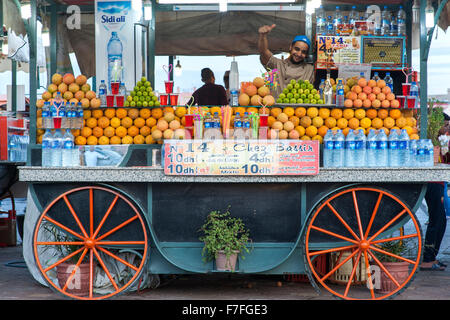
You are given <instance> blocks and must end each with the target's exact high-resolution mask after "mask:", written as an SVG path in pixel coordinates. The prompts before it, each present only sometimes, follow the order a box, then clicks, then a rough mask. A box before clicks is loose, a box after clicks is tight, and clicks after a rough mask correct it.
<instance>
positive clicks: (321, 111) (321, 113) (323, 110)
mask: <svg viewBox="0 0 450 320" xmlns="http://www.w3.org/2000/svg"><path fill="white" fill-rule="evenodd" d="M329 116H330V109H328V108H320V109H319V117H321V118H322V119H324V120H325V119H326V118H328V117H329Z"/></svg>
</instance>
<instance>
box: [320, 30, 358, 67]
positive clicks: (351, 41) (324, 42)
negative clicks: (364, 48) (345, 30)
mask: <svg viewBox="0 0 450 320" xmlns="http://www.w3.org/2000/svg"><path fill="white" fill-rule="evenodd" d="M360 42H361V37H351V36H318V37H317V68H318V69H326V67H327V64H326V63H327V61H328V56H329V55H331V61H330V62H331V63H334V64H335V65H339V64H341V63H360V62H361V44H360ZM330 67H332V68H333V65H331V66H330Z"/></svg>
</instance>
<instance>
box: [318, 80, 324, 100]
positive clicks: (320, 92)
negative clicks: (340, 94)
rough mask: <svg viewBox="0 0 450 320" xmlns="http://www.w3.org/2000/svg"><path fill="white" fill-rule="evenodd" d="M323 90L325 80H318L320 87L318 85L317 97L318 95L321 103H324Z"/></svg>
mask: <svg viewBox="0 0 450 320" xmlns="http://www.w3.org/2000/svg"><path fill="white" fill-rule="evenodd" d="M324 90H325V79H322V80H320V85H319V95H320V99H322V101H325V98H324V95H323V92H324Z"/></svg>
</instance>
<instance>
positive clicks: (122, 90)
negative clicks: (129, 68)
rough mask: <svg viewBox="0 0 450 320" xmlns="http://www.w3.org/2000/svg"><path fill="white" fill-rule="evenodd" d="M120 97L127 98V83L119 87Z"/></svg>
mask: <svg viewBox="0 0 450 320" xmlns="http://www.w3.org/2000/svg"><path fill="white" fill-rule="evenodd" d="M119 95H121V96H126V95H127V88H126V87H125V83H123V82H121V83H120V86H119Z"/></svg>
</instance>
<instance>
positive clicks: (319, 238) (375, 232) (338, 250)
mask: <svg viewBox="0 0 450 320" xmlns="http://www.w3.org/2000/svg"><path fill="white" fill-rule="evenodd" d="M304 250H305V251H304V254H305V260H306V261H307V268H308V271H310V272H311V274H312V276H313V277H314V279H315V280H316V281H317V282H318V283H319V284H320V285H321V286H323V287H324V288H325V289H326V290H328V291H329V292H330V293H332V294H333V295H334V296H336V297H338V298H342V299H349V300H350V299H356V300H378V299H389V298H392V297H394V296H395V295H397V294H399V293H400V292H401V291H403V290H404V289H405V288H407V286H408V285H409V284H410V282H411V280H412V278H413V276H414V274H415V271H416V270H417V267H418V265H419V262H420V256H421V251H422V238H421V229H420V224H419V223H418V220H417V218H416V216H415V215H414V214H413V213H412V212H411V210H410V209H409V208H408V207H407V206H406V205H405V203H404V202H403V201H401V200H400V199H399V198H398V197H396V196H395V195H393V194H392V193H390V192H389V191H387V190H384V189H381V188H377V187H352V188H349V189H345V190H342V191H338V192H336V193H334V194H333V195H331V196H329V197H328V198H326V199H325V200H324V201H322V202H321V203H320V204H318V206H317V208H316V209H315V210H314V211H313V212H312V214H311V215H310V217H309V219H308V221H307V227H306V231H305V234H304ZM318 258H321V259H326V261H327V272H325V273H324V272H323V270H321V269H318V268H317V264H315V263H314V261H315V260H316V259H318Z"/></svg>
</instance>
